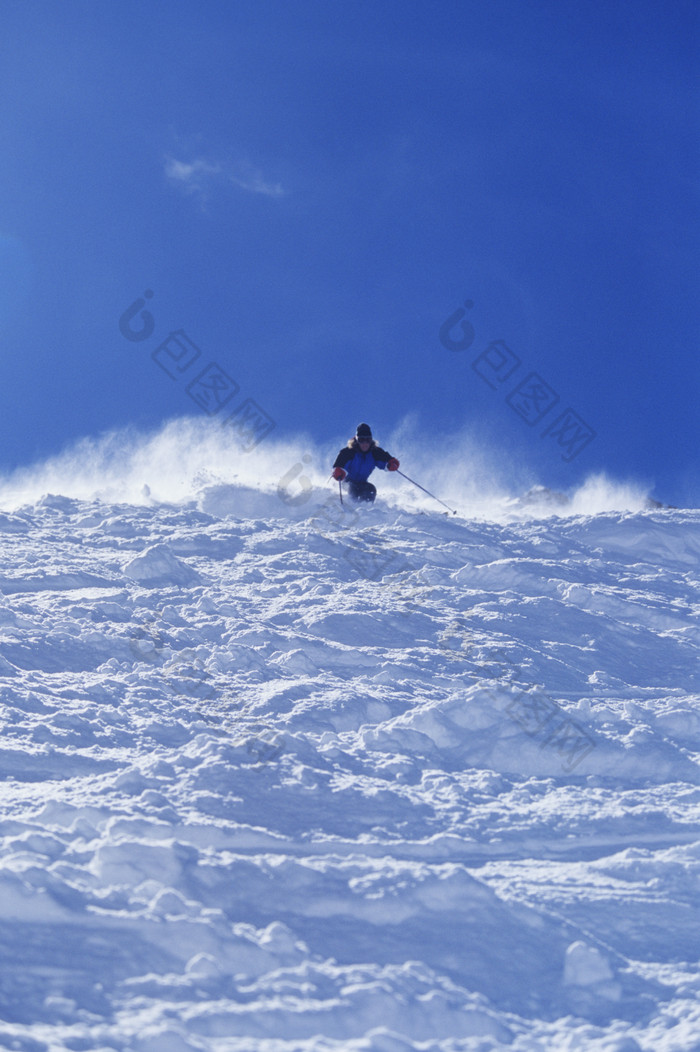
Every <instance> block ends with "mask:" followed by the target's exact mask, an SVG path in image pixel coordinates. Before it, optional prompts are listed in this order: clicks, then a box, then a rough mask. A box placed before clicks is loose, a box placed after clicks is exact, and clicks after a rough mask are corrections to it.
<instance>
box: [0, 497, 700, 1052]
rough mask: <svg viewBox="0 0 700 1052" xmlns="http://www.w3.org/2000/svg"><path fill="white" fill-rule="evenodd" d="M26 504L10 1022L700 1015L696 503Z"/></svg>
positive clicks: (15, 552) (17, 667)
mask: <svg viewBox="0 0 700 1052" xmlns="http://www.w3.org/2000/svg"><path fill="white" fill-rule="evenodd" d="M327 492H329V493H330V492H331V491H330V488H329V490H328V491H327ZM0 533H1V540H2V548H1V550H2V560H1V563H0V593H2V594H1V595H0V675H1V676H2V701H3V705H2V710H1V711H2V718H3V728H2V744H1V748H2V770H3V783H2V805H3V806H2V820H1V822H0V837H1V855H0V928H1V930H2V942H1V946H2V950H1V952H2V968H1V970H0V976H1V977H0V1047H2V1048H6V1049H22V1050H26V1052H39V1050H46V1052H49V1050H50V1052H59V1050H60V1052H63V1050H68V1049H71V1050H78V1049H86V1050H90V1052H98V1050H99V1052H107V1050H109V1052H122V1050H125V1052H126V1050H128V1052H184V1050H216V1052H233V1050H238V1052H243V1050H245V1052H256V1050H260V1052H262V1050H265V1052H282V1050H284V1052H292V1050H294V1052H297V1050H299V1052H301V1050H309V1052H310V1050H314V1052H321V1050H323V1052H328V1050H332V1049H333V1050H335V1049H344V1050H345V1049H347V1050H353V1052H355V1050H357V1052H359V1050H373V1052H374V1050H376V1052H404V1050H407V1049H422V1050H426V1052H428V1050H429V1052H438V1050H440V1052H457V1050H467V1049H469V1050H477V1049H478V1050H480V1052H486V1050H492V1049H502V1048H503V1049H506V1048H507V1049H512V1050H514V1052H525V1050H527V1052H534V1050H549V1049H556V1050H559V1049H562V1050H580V1049H585V1050H589V1049H592V1050H600V1052H603V1050H605V1052H632V1050H635V1049H644V1050H649V1052H652V1050H654V1052H658V1050H666V1052H671V1050H678V1052H680V1050H684V1052H690V1050H693V1049H699V1048H700V1005H699V1004H698V991H699V990H700V974H699V968H698V958H699V957H700V914H699V913H698V897H699V892H700V765H699V763H698V760H699V754H700V745H699V742H700V662H699V661H698V657H699V655H700V625H699V615H700V513H699V512H695V511H674V510H666V511H664V510H656V511H648V512H637V513H619V512H609V513H606V514H599V515H595V516H590V517H584V516H578V517H576V516H574V517H568V518H566V517H564V518H555V517H550V518H545V519H539V520H536V519H527V518H521V519H520V520H517V521H511V522H509V523H508V522H503V521H502V522H496V521H475V520H469V519H466V518H461V517H448V516H443V515H440V514H422V513H420V512H418V511H408V510H401V509H400V508H390V507H387V506H386V505H385V506H384V507H383V508H382V507H380V506H376V507H375V508H371V509H363V510H362V511H361V512H358V513H355V514H353V513H349V512H347V511H343V510H342V509H340V507H339V505H337V503H336V498H335V494H333V493H332V494H331V500H330V502H329V503H326V502H325V499H324V500H321V499H320V498H319V499H317V500H314V501H311V502H310V503H308V504H304V505H302V504H300V505H299V506H293V505H290V503H284V502H283V501H282V500H280V499H279V498H278V497H277V496H276V495H275V494H274V493H272V494H265V493H262V492H259V491H254V490H251V489H247V488H246V487H244V486H238V487H236V486H227V485H216V486H210V487H209V488H207V489H204V490H203V491H202V492H201V493H200V495H199V498H198V499H197V500H196V501H190V502H186V503H183V504H180V505H177V504H156V503H153V504H151V505H149V504H143V505H140V506H139V505H136V504H120V505H117V504H110V503H107V502H99V501H94V500H78V499H73V498H67V497H60V496H54V497H52V496H47V497H45V498H43V499H41V500H39V501H37V502H35V503H32V504H30V505H26V506H24V507H21V508H17V509H15V510H8V511H6V512H5V513H3V514H2V515H0Z"/></svg>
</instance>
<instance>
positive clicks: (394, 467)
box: [386, 457, 399, 471]
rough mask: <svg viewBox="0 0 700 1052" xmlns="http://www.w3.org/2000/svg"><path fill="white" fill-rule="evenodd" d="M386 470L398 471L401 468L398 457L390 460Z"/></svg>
mask: <svg viewBox="0 0 700 1052" xmlns="http://www.w3.org/2000/svg"><path fill="white" fill-rule="evenodd" d="M386 470H387V471H398V470H399V462H398V460H397V459H396V457H392V458H391V460H390V461H389V462H388V464H387V466H386Z"/></svg>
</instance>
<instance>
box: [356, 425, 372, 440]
mask: <svg viewBox="0 0 700 1052" xmlns="http://www.w3.org/2000/svg"><path fill="white" fill-rule="evenodd" d="M355 436H356V437H357V438H371V437H372V428H371V427H370V426H369V424H358V425H357V431H356V432H355Z"/></svg>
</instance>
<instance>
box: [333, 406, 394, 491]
mask: <svg viewBox="0 0 700 1052" xmlns="http://www.w3.org/2000/svg"><path fill="white" fill-rule="evenodd" d="M375 468H381V470H382V471H385V470H386V471H398V468H399V462H398V460H397V459H396V457H392V455H391V453H387V451H386V450H385V449H380V447H379V446H378V445H377V443H376V442H375V441H374V439H373V438H372V429H371V427H370V426H369V424H358V425H357V431H356V432H355V435H354V437H353V438H351V439H350V441H349V442H348V444H347V446H346V447H345V448H344V449H341V451H340V453H338V456H337V457H336V458H335V463H334V465H333V478H334V479H337V480H338V482H340V483H342V482H345V483H346V485H347V487H348V494H349V496H350V498H351V499H352V500H355V501H367V502H369V503H370V504H371V503H372V501H373V500H374V498H375V497H376V495H377V487H376V486H373V485H372V483H371V482H368V481H367V479H368V478H369V476H370V475H371V474H372V472H373V471H374V469H375Z"/></svg>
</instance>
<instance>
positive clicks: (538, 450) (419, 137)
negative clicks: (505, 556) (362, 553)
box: [0, 0, 700, 505]
mask: <svg viewBox="0 0 700 1052" xmlns="http://www.w3.org/2000/svg"><path fill="white" fill-rule="evenodd" d="M697 55H698V6H697V4H696V3H693V2H686V0H673V2H670V3H664V4H662V3H659V2H658V0H654V2H644V0H641V2H622V0H610V2H606V3H582V2H572V0H558V2H555V0H551V2H550V0H530V2H528V3H523V2H520V0H490V2H489V3H484V2H481V0H479V2H469V0H467V2H443V3H428V2H411V0H404V2H393V0H388V2H381V0H380V2H364V0H360V2H346V3H342V4H341V3H334V2H328V0H326V2H298V3H294V2H292V3H284V2H282V0H279V2H276V0H268V2H265V0H262V2H260V0H256V2H248V0H244V2H226V3H224V2H218V0H217V2H213V0H208V2H195V0H173V2H169V3H167V4H166V3H156V2H153V0H151V2H148V0H146V2H139V3H135V2H132V0H126V2H121V0H119V2H117V0H114V2H106V0H99V2H86V3H81V2H77V0H66V2H63V3H61V4H56V3H53V2H42V0H25V2H19V0H15V2H9V3H4V4H3V5H2V33H1V34H0V142H1V144H2V165H1V166H0V278H1V281H0V348H1V354H0V397H1V398H2V419H3V428H2V442H1V443H0V470H3V471H8V470H11V469H12V468H14V467H16V466H19V465H24V464H27V463H29V462H31V461H33V460H36V459H38V458H42V457H44V456H47V455H49V454H52V453H55V452H57V451H58V450H60V449H61V448H63V447H64V446H65V445H66V444H67V443H69V442H71V441H72V440H74V439H77V438H79V437H81V436H84V435H96V434H98V433H100V432H102V431H104V430H105V429H109V428H112V427H122V426H124V425H128V424H135V425H137V426H139V427H144V428H151V427H155V426H157V425H158V424H159V423H160V422H161V421H163V420H166V419H169V418H172V417H174V416H178V415H184V414H186V413H189V412H192V411H194V412H197V411H198V410H197V407H196V406H195V405H194V404H193V402H192V401H191V400H190V399H189V398H188V396H187V394H186V392H185V389H184V388H185V384H184V382H183V381H180V382H177V381H173V380H170V379H169V378H168V377H167V376H166V375H165V373H163V372H162V371H161V370H159V369H158V367H157V365H156V364H155V362H154V361H153V359H152V358H151V351H152V350H154V349H155V347H157V346H158V345H159V342H160V341H162V340H164V339H165V338H166V337H167V335H168V333H169V332H171V331H172V330H175V329H183V330H184V331H185V332H186V334H187V335H188V336H189V337H190V338H191V339H192V340H193V341H194V342H195V343H196V344H197V346H198V347H199V348H200V349H201V351H202V359H201V361H202V363H205V362H208V361H210V360H212V361H215V362H216V363H218V365H219V366H221V367H222V368H223V369H224V370H225V371H226V372H227V373H228V374H229V375H230V376H231V377H232V378H234V379H235V381H236V382H237V384H238V385H239V386H240V395H239V399H238V400H239V401H240V399H241V398H243V397H250V398H253V399H255V400H256V401H257V402H258V403H259V404H260V405H261V406H262V407H263V408H264V410H265V411H266V412H267V413H268V414H269V415H270V416H271V417H272V418H274V420H275V421H276V424H277V430H276V434H277V435H278V436H283V435H284V434H285V433H292V432H298V431H299V430H304V431H306V432H308V433H309V434H311V435H313V436H314V438H315V439H316V440H317V441H318V442H320V443H325V442H328V444H329V458H332V457H333V456H334V454H335V451H336V450H335V447H336V444H337V439H338V436H342V437H346V436H347V435H348V434H349V433H350V431H351V430H352V428H353V427H354V426H355V424H356V423H357V422H358V421H359V420H361V419H364V420H369V421H370V423H372V425H373V426H374V428H375V431H376V432H378V433H379V435H380V436H381V434H382V433H384V434H386V433H388V432H389V431H390V430H392V429H393V428H395V427H396V425H397V424H398V423H399V422H400V421H401V420H402V419H403V418H404V417H405V416H407V415H410V416H411V419H412V420H413V421H414V426H415V428H416V429H417V430H418V431H420V433H421V434H424V435H425V436H426V439H427V440H429V441H432V442H434V443H435V448H436V452H439V448H440V441H439V440H440V436H442V435H447V434H453V433H455V432H459V431H460V430H461V429H463V428H468V429H469V431H470V433H471V434H472V435H474V436H475V437H476V438H477V440H479V441H482V442H483V443H484V445H485V446H487V447H488V448H489V449H491V450H496V452H497V453H498V455H502V457H503V458H504V459H507V460H510V461H511V462H513V463H516V464H522V465H523V469H524V470H523V473H524V474H525V471H526V470H527V472H534V473H535V474H536V475H537V476H538V477H539V479H540V480H541V481H542V482H543V483H544V484H548V485H552V486H555V487H566V486H570V485H574V484H576V482H577V481H579V480H581V479H582V478H583V477H585V476H586V475H587V474H588V473H590V472H592V471H600V470H603V471H607V472H608V473H610V474H611V475H613V476H614V477H617V478H632V479H635V480H641V481H644V482H648V483H649V484H650V485H651V486H652V487H653V493H654V496H656V497H657V498H658V499H659V500H662V501H664V502H671V503H676V504H685V505H688V504H697V503H698V502H699V501H700V469H699V467H698V436H699V431H700V429H699V428H698V410H697V405H698V394H699V393H700V365H699V361H698V358H699V355H698V336H699V335H700V332H699V329H700V326H699V324H698V322H699V311H698V296H697V283H698V247H699V246H698V194H697V174H698V130H699V121H698V97H697V90H696V89H695V87H694V85H695V83H696V82H697V75H698V60H697ZM146 289H149V290H152V291H153V293H154V295H153V298H152V299H151V300H150V301H149V304H148V309H150V311H151V312H152V315H153V318H154V320H155V329H154V333H153V336H152V338H151V339H150V340H148V341H144V342H141V343H131V342H129V341H127V340H125V339H124V338H123V337H122V336H121V335H120V332H119V329H118V322H119V318H120V316H121V315H122V314H123V312H124V311H125V310H126V309H127V307H128V306H129V305H130V304H131V303H133V302H134V301H135V299H137V298H138V297H139V296H141V294H142V293H143V292H144V290H146ZM465 300H470V301H473V304H474V306H473V308H471V309H470V310H469V313H468V316H467V318H466V319H465V320H468V321H469V322H470V323H471V324H472V326H473V329H474V334H475V335H474V341H473V343H472V344H471V345H470V347H469V348H467V349H465V350H464V351H449V350H446V349H445V347H444V346H443V344H442V342H441V340H440V338H439V330H440V326H441V325H442V323H443V322H444V321H445V320H446V319H447V318H448V317H449V316H450V315H451V314H452V313H453V312H455V311H456V310H457V309H458V308H460V307H461V306H463V304H464V302H465ZM494 340H502V341H504V342H505V344H506V345H507V347H508V348H509V349H510V350H511V352H512V353H513V354H514V355H517V358H518V359H519V361H520V365H519V369H518V371H517V372H516V373H514V374H513V376H512V378H511V379H509V380H508V381H507V382H504V384H502V385H501V386H500V387H499V388H498V389H497V390H493V389H492V388H491V387H489V385H488V384H487V383H486V382H485V380H484V379H483V378H480V376H479V375H478V373H477V372H476V371H475V369H474V368H473V367H472V366H473V363H474V361H475V359H476V358H477V356H478V355H479V354H481V353H482V352H483V351H484V350H485V348H486V347H487V346H488V344H489V343H490V342H491V341H494ZM530 373H536V374H537V375H538V377H540V378H541V379H542V380H544V381H545V382H546V384H547V385H548V387H549V388H551V389H552V390H553V391H554V392H555V393H556V395H558V397H559V402H558V403H557V406H556V407H554V408H553V409H552V410H551V411H550V413H549V414H548V415H546V416H545V417H544V418H543V420H542V421H541V422H539V423H538V424H535V425H530V424H528V423H527V422H526V421H525V420H524V419H522V418H521V417H520V416H519V415H518V414H517V413H516V412H515V411H514V409H513V408H512V407H511V405H509V404H508V402H507V401H506V397H507V395H508V394H509V392H510V391H511V390H512V388H513V386H514V385H515V384H516V383H517V382H518V381H519V380H523V379H524V378H525V377H526V376H527V375H528V374H530ZM232 404H233V403H232ZM568 408H571V409H573V410H574V411H575V412H576V413H577V414H578V415H579V416H580V417H581V419H582V420H583V421H584V422H585V423H586V424H587V425H588V426H589V427H590V428H591V429H593V430H594V431H595V432H596V437H595V439H594V440H593V441H591V442H590V444H589V445H587V446H586V447H585V448H584V449H582V450H581V452H580V453H579V454H578V455H577V456H575V457H574V458H573V459H572V460H570V461H565V460H564V459H562V455H561V452H562V451H561V448H558V447H557V444H556V442H554V441H552V439H551V437H550V438H547V437H546V436H545V437H544V438H542V437H541V433H542V431H543V430H544V429H545V427H546V424H547V423H548V422H551V421H552V420H554V419H555V418H556V416H557V414H558V413H559V412H560V411H563V410H566V409H568ZM396 452H397V453H398V454H399V455H400V451H399V450H397V451H396ZM455 470H459V465H458V464H456V465H455Z"/></svg>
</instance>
